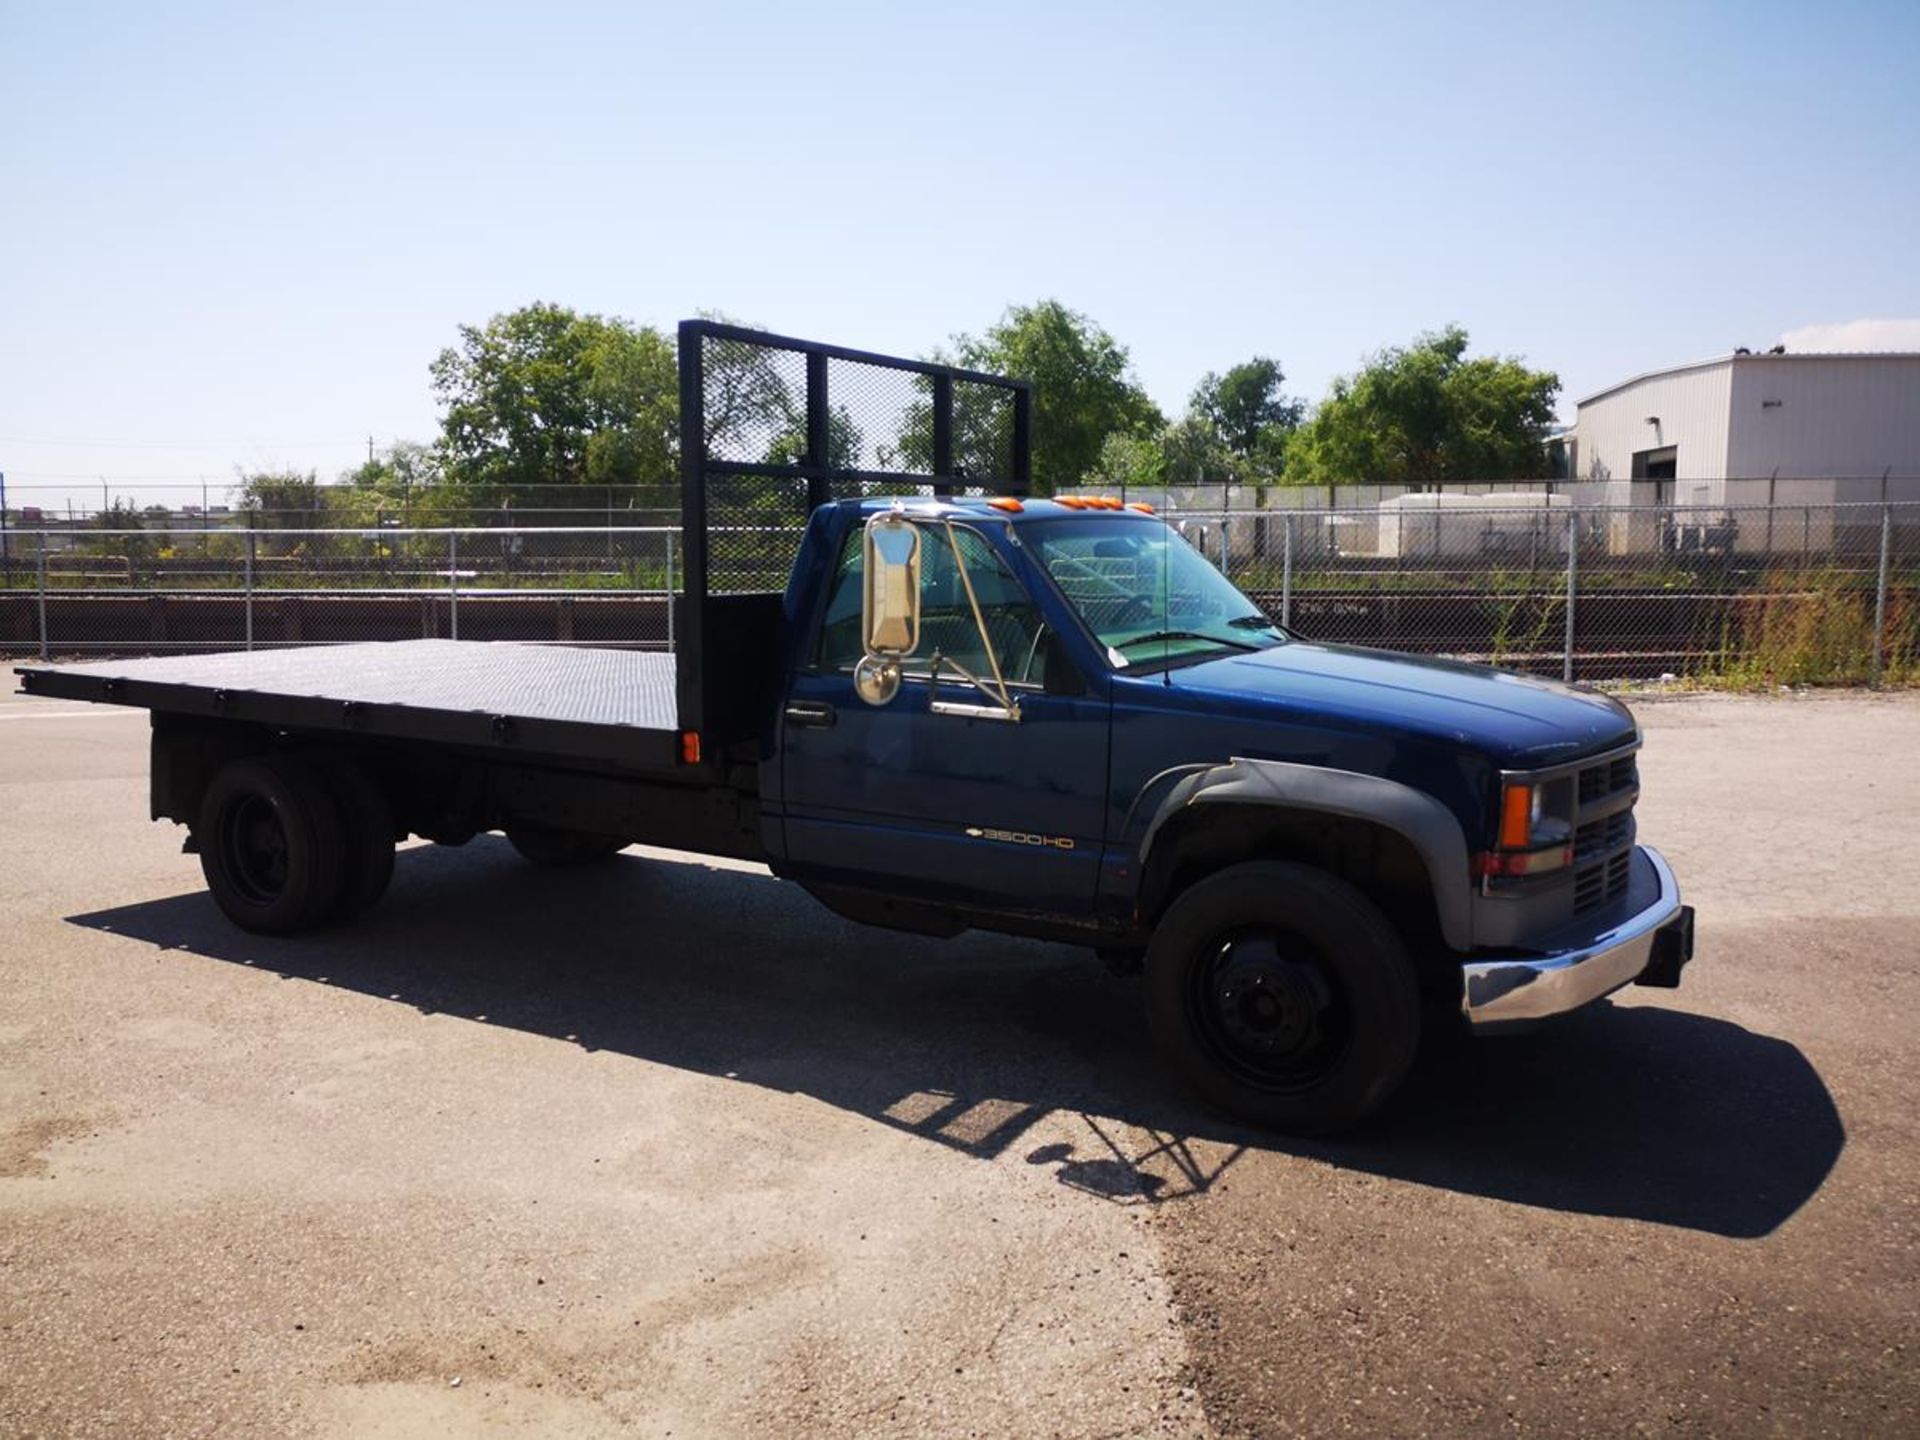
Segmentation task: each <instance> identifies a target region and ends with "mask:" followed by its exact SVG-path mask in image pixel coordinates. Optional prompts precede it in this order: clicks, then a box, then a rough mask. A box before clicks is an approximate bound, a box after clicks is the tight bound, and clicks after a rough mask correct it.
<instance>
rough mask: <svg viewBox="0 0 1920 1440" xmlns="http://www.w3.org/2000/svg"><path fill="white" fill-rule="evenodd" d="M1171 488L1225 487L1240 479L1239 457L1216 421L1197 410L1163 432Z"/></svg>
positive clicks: (1161, 436) (1161, 446)
mask: <svg viewBox="0 0 1920 1440" xmlns="http://www.w3.org/2000/svg"><path fill="white" fill-rule="evenodd" d="M1159 443H1160V452H1161V454H1162V455H1163V456H1164V457H1165V465H1166V479H1167V483H1168V484H1169V485H1226V484H1230V483H1231V482H1233V481H1234V480H1237V479H1238V478H1240V477H1239V474H1238V465H1237V457H1235V455H1234V453H1233V452H1232V451H1231V450H1229V449H1228V448H1227V445H1226V442H1225V441H1224V440H1223V439H1222V438H1221V436H1220V432H1219V431H1218V430H1217V429H1215V428H1214V425H1213V422H1212V421H1211V420H1209V419H1207V418H1206V417H1205V416H1204V415H1201V414H1199V413H1197V412H1194V411H1189V412H1188V413H1187V414H1186V415H1184V416H1182V417H1181V418H1180V419H1178V420H1176V421H1174V422H1173V424H1171V425H1169V426H1167V427H1166V429H1165V430H1163V431H1161V432H1160V442H1159Z"/></svg>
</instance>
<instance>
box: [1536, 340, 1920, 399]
mask: <svg viewBox="0 0 1920 1440" xmlns="http://www.w3.org/2000/svg"><path fill="white" fill-rule="evenodd" d="M1763 360H1764V361H1768V362H1775V361H1785V360H1801V361H1804V360H1920V350H1789V351H1787V352H1786V353H1785V354H1784V355H1768V354H1765V353H1761V354H1755V355H1739V354H1734V355H1716V356H1714V357H1713V358H1712V359H1711V360H1694V361H1690V362H1688V363H1687V364H1685V365H1668V366H1665V367H1663V368H1661V369H1659V370H1647V371H1644V372H1642V373H1641V374H1639V375H1634V376H1631V377H1629V378H1628V379H1625V380H1619V381H1616V382H1615V383H1613V384H1612V385H1609V386H1607V387H1606V388H1605V389H1604V390H1596V391H1594V392H1593V393H1592V394H1591V395H1583V396H1581V397H1580V398H1579V399H1578V400H1576V401H1574V402H1573V404H1574V408H1575V409H1576V410H1578V409H1579V408H1580V407H1581V406H1582V405H1591V404H1592V403H1593V402H1594V401H1596V400H1604V399H1605V398H1606V397H1607V396H1609V395H1611V394H1613V393H1614V392H1616V391H1619V390H1626V389H1628V388H1630V387H1632V386H1634V385H1638V384H1639V383H1640V382H1641V381H1643V380H1662V379H1665V378H1666V377H1667V376H1669V375H1684V374H1686V373H1687V372H1688V371H1690V370H1711V369H1713V368H1714V367H1716V366H1719V365H1732V364H1734V363H1736V362H1738V363H1740V364H1745V363H1746V362H1748V361H1756V362H1757V361H1763Z"/></svg>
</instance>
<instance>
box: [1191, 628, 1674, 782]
mask: <svg viewBox="0 0 1920 1440" xmlns="http://www.w3.org/2000/svg"><path fill="white" fill-rule="evenodd" d="M1170 678H1171V680H1172V683H1173V685H1174V686H1175V687H1176V688H1178V689H1179V690H1182V691H1184V692H1187V693H1189V694H1204V695H1206V696H1207V697H1208V698H1209V700H1210V702H1212V703H1214V704H1217V705H1219V706H1221V707H1222V708H1242V707H1247V708H1252V709H1254V710H1256V711H1257V712H1258V713H1261V714H1265V715H1271V716H1273V717H1275V718H1276V719H1286V720H1288V721H1294V722H1302V721H1313V720H1319V719H1328V720H1338V721H1341V722H1345V723H1347V724H1352V725H1356V726H1358V727H1360V728H1364V729H1368V730H1374V731H1389V732H1394V733H1400V734H1407V735H1417V736H1420V737H1423V738H1427V739H1431V740H1438V741H1442V742H1450V743H1455V744H1460V745H1466V746H1471V747H1473V748H1475V749H1477V750H1479V751H1481V752H1482V753H1484V754H1486V755H1487V756H1488V757H1489V758H1491V759H1493V760H1494V761H1495V762H1496V763H1498V764H1499V765H1501V766H1502V767H1505V768H1512V769H1522V768H1528V767H1533V766H1540V765H1548V764H1556V763H1559V762H1561V761H1565V760H1575V759H1578V758H1580V757H1581V756H1583V755H1588V754H1593V753H1597V752H1599V751H1602V750H1606V749H1609V748H1611V747H1613V746H1616V745H1624V744H1626V743H1627V742H1628V741H1630V740H1632V739H1633V738H1634V735H1635V734H1636V729H1635V726H1634V721H1633V716H1632V714H1631V713H1630V712H1629V711H1628V710H1627V707H1626V706H1624V705H1622V704H1620V703H1619V702H1618V701H1616V700H1612V699H1609V698H1608V697H1607V696H1605V695H1598V694H1594V693H1592V692H1590V691H1585V690H1576V689H1574V688H1573V687H1572V686H1570V685H1562V684H1560V683H1559V682H1557V681H1553V680H1541V679H1537V678H1536V677H1534V676H1531V675H1518V674H1515V673H1514V672H1512V671H1509V670H1495V669H1492V668H1490V667H1488V666H1485V665H1469V664H1465V663H1463V662H1461V661H1457V660H1435V659H1431V658H1429V657H1426V656H1421V655H1401V654H1398V653H1395V652H1393V651H1388V650H1367V649H1361V648H1359V647H1356V646H1351V645H1315V644H1309V643H1307V642H1305V641H1299V640H1294V641H1290V642H1288V643H1287V644H1284V645H1275V646H1273V647H1272V648H1270V649H1267V650H1261V651H1258V652H1255V653H1248V654H1236V655H1228V656H1223V657H1222V658H1220V659H1218V660H1208V661H1204V662H1202V663H1200V664H1197V665H1188V666H1184V667H1181V668H1179V669H1176V670H1174V671H1173V672H1172V673H1171V676H1170ZM1236 702H1237V704H1236Z"/></svg>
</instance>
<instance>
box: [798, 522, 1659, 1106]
mask: <svg viewBox="0 0 1920 1440" xmlns="http://www.w3.org/2000/svg"><path fill="white" fill-rule="evenodd" d="M783 605H784V608H783V634H784V637H785V645H786V651H785V654H784V656H783V663H782V670H783V675H784V688H783V691H782V694H781V697H780V701H779V704H778V706H777V712H776V715H775V717H774V719H775V724H774V726H773V727H772V729H771V731H770V733H769V734H768V735H767V737H766V743H765V749H764V752H763V753H764V758H763V760H762V763H761V782H760V790H761V824H762V829H763V834H764V837H765V844H766V848H767V852H768V855H769V857H770V861H771V863H772V864H773V866H774V868H775V869H776V871H777V872H778V873H781V874H783V875H786V876H790V877H791V878H793V879H795V880H797V881H799V882H800V883H802V884H803V885H805V886H806V887H807V888H808V889H809V890H810V891H812V893H814V894H815V895H816V896H818V897H819V898H820V899H821V900H822V901H823V902H825V903H827V904H828V905H830V906H832V907H833V908H835V909H836V910H838V911H840V912H841V913H844V914H846V915H849V916H850V917H853V918H856V919H860V920H864V921H868V922H874V923H880V924H888V925H894V926H898V927H900V928H905V929H913V930H921V931H926V932H930V933H954V932H955V931H958V930H960V929H963V928H966V927H968V926H981V927H985V928H991V929H996V930H1003V931H1009V932H1013V933H1020V934H1028V935H1036V936H1044V937H1048V938H1054V939H1059V940H1068V941H1078V942H1079V943H1083V944H1090V945H1093V946H1094V947H1095V948H1097V949H1099V950H1100V951H1101V952H1102V953H1103V954H1104V955H1106V956H1107V957H1108V959H1109V960H1110V962H1111V963H1113V964H1114V965H1115V966H1116V968H1121V969H1144V970H1145V971H1146V975H1147V988H1148V993H1149V997H1150V1002H1149V1013H1150V1015H1151V1017H1152V1018H1153V1021H1154V1028H1155V1031H1156V1034H1157V1035H1158V1037H1159V1038H1160V1040H1161V1043H1162V1045H1163V1047H1164V1048H1165V1049H1166V1050H1167V1052H1168V1053H1169V1055H1171V1056H1172V1057H1173V1058H1174V1060H1175V1063H1176V1064H1178V1065H1179V1066H1180V1068H1181V1069H1182V1070H1183V1071H1184V1072H1185V1073H1186V1074H1187V1077H1188V1078H1189V1080H1191V1081H1193V1082H1194V1083H1195V1084H1196V1085H1198V1086H1199V1088H1201V1089H1202V1090H1203V1091H1204V1092H1206V1093H1208V1094H1209V1095H1210V1096H1211V1097H1212V1098H1213V1099H1215V1100H1216V1101H1217V1102H1219V1103H1221V1104H1223V1105H1225V1106H1226V1107H1228V1108H1230V1109H1232V1110H1234V1111H1235V1112H1236V1113H1239V1114H1242V1115H1247V1116H1250V1117H1253V1118H1256V1119H1261V1120H1264V1121H1266V1122H1268V1123H1272V1124H1277V1125H1282V1126H1286V1127H1288V1128H1293V1129H1303V1128H1306V1129H1310V1128H1318V1127H1319V1126H1322V1125H1327V1124H1344V1123H1347V1122H1349V1121H1350V1120H1352V1119H1355V1118H1358V1116H1359V1115H1361V1114H1364V1113H1365V1112H1366V1111H1367V1110H1369V1109H1371V1108H1372V1106H1373V1105H1374V1104H1376V1103H1378V1099H1379V1098H1382V1097H1383V1096H1384V1094H1385V1093H1387V1092H1389V1091H1390V1090H1391V1089H1392V1087H1393V1085H1394V1084H1396V1083H1397V1082H1398V1080H1399V1078H1400V1076H1401V1075H1402V1074H1403V1073H1404V1070H1405V1066H1406V1065H1407V1063H1409V1062H1410V1061H1411V1059H1412V1056H1413V1052H1414V1049H1415V1045H1416V1042H1417V1037H1418V1035H1419V1033H1420V1030H1421V1028H1422V1026H1423V1025H1431V1024H1433V1023H1435V1021H1436V1018H1437V1017H1441V1016H1458V1017H1461V1018H1464V1020H1465V1021H1466V1023H1468V1024H1469V1025H1471V1026H1472V1027H1473V1028H1475V1029H1478V1030H1491V1029H1499V1028H1514V1027H1517V1026H1520V1025H1524V1024H1528V1023H1531V1022H1535V1021H1538V1020H1541V1019H1544V1018H1546V1017H1548V1016H1551V1015H1554V1014H1557V1013H1560V1012H1562V1011H1565V1010H1569V1009H1573V1008H1576V1007H1578V1006H1579V1005H1582V1004H1585V1003H1587V1002H1589V1001H1591V1000H1593V999H1597V998H1599V997H1600V996H1601V995H1604V994H1606V993H1608V992H1610V991H1611V990H1613V989H1615V988H1618V987H1619V986H1620V985H1623V984H1626V983H1628V982H1630V981H1636V980H1637V981H1640V982H1641V983H1647V984H1672V983H1677V981H1678V978H1679V972H1680V968H1681V966H1682V965H1684V963H1685V961H1686V959H1687V958H1688V956H1689V954H1690V951H1691V925H1692V917H1691V912H1690V911H1689V910H1687V909H1686V907H1684V906H1682V905H1681V903H1680V900H1679V892H1678V887H1677V885H1676V884H1675V882H1674V879H1673V876H1672V873H1671V871H1670V869H1669V868H1668V867H1667V865H1666V863H1665V862H1664V860H1663V859H1662V858H1661V857H1660V856H1659V854H1658V853H1657V852H1655V851H1653V850H1650V849H1647V848H1645V847H1642V846H1640V845H1638V844H1637V843H1636V838H1637V837H1636V833H1635V825H1634V816H1633V808H1634V802H1635V801H1636V799H1637V798H1638V794H1639V781H1638V771H1637V766H1636V764H1635V755H1636V752H1637V751H1638V748H1639V745H1640V736H1639V733H1638V731H1637V729H1636V727H1635V725H1634V722H1633V718H1632V716H1631V715H1630V714H1629V713H1628V711H1627V710H1626V708H1625V707H1624V706H1623V705H1621V704H1620V703H1619V702H1617V701H1615V700H1613V699H1610V698H1608V697H1606V696H1603V695H1599V694H1595V693H1591V692H1587V691H1582V690H1577V689H1574V688H1572V687H1570V686H1566V685H1562V684H1558V683H1554V682H1550V681H1544V680H1539V679H1535V678H1532V677H1528V676H1523V675H1518V674H1513V673H1509V672H1504V671H1498V670H1492V669H1488V668H1486V667H1483V666H1477V665H1468V664H1461V663H1456V662H1452V661H1445V660H1435V659H1424V658H1418V657H1413V656H1403V655H1391V654H1386V653H1382V652H1378V651H1369V650H1364V649H1358V648H1353V647H1344V646H1330V645H1318V644H1314V643H1312V642H1310V641H1306V640H1302V639H1300V638H1299V637H1297V636H1294V635H1291V634H1289V633H1288V632H1286V631H1285V630H1284V629H1282V628H1281V627H1280V626H1278V625H1277V624H1275V623H1274V622H1273V621H1272V620H1271V619H1270V618H1269V617H1268V616H1266V615H1265V614H1264V613H1263V612H1262V611H1261V610H1260V608H1259V607H1258V606H1256V605H1255V604H1254V603H1253V602H1252V601H1251V600H1249V599H1247V598H1246V597H1245V596H1244V595H1242V594H1241V593H1240V592H1239V591H1238V590H1237V589H1235V588H1234V586H1233V585H1232V584H1231V583H1230V582H1229V581H1228V580H1227V579H1226V577H1225V576H1223V575H1222V574H1220V573H1219V571H1218V570H1216V569H1215V568H1214V567H1213V566H1212V565H1211V564H1210V563H1209V562H1208V561H1207V560H1206V559H1204V558H1203V557H1202V556H1201V555H1200V554H1199V553H1198V552H1197V551H1196V550H1194V549H1193V548H1192V547H1190V546H1189V545H1188V544H1187V543H1186V541H1185V540H1184V539H1183V538H1182V537H1181V536H1180V535H1179V534H1178V533H1177V532H1176V531H1175V530H1174V529H1173V527H1171V526H1169V525H1168V524H1167V523H1166V522H1164V521H1163V520H1161V519H1160V518H1159V517H1157V516H1156V515H1154V514H1153V513H1152V512H1151V509H1150V507H1148V506H1144V505H1133V506H1128V505H1125V504H1123V503H1121V502H1119V501H1117V500H1110V499H1103V498H1077V497H1076V498H1066V499H1059V500H1035V499H1015V498H1009V497H998V498H988V499H960V500H955V499H937V500H927V499H919V498H900V499H893V500H865V501H845V502H840V503H836V504H833V505H829V506H825V507H822V508H821V509H820V510H819V511H817V512H816V513H815V514H814V516H813V518H812V521H811V523H810V525H809V527H808V530H807V534H806V538H805V541H804V543H803V545H802V547H801V552H800V556H799V559H798V561H797V562H796V565H795V567H794V572H793V579H792V582H791V584H790V585H789V587H788V589H787V592H786V595H785V597H784V602H783Z"/></svg>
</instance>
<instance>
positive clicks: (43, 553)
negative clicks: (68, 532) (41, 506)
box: [39, 530, 47, 660]
mask: <svg viewBox="0 0 1920 1440" xmlns="http://www.w3.org/2000/svg"><path fill="white" fill-rule="evenodd" d="M39 572H40V658H41V659H42V660H44V659H46V658H47V532H46V531H44V530H42V531H41V532H40V565H39Z"/></svg>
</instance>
